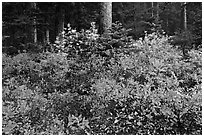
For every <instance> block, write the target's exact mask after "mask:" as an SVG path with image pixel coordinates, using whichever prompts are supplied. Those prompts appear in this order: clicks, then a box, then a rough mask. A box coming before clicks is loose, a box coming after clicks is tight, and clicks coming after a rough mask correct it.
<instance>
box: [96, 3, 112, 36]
mask: <svg viewBox="0 0 204 137" xmlns="http://www.w3.org/2000/svg"><path fill="white" fill-rule="evenodd" d="M100 6H101V9H100V24H99V33H100V34H106V33H108V29H109V28H111V26H112V2H102V3H101V5H100Z"/></svg>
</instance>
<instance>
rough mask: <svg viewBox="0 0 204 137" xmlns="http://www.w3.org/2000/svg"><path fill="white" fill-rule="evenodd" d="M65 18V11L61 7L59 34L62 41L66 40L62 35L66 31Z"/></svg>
mask: <svg viewBox="0 0 204 137" xmlns="http://www.w3.org/2000/svg"><path fill="white" fill-rule="evenodd" d="M64 17H65V10H64V8H63V7H62V6H60V15H59V24H58V34H59V37H60V40H62V39H63V38H64V34H62V32H63V30H64Z"/></svg>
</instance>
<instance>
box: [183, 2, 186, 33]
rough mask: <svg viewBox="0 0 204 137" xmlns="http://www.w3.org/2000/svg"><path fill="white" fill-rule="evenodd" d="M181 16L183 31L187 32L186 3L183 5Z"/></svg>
mask: <svg viewBox="0 0 204 137" xmlns="http://www.w3.org/2000/svg"><path fill="white" fill-rule="evenodd" d="M183 6H184V7H183V14H184V30H187V13H186V2H184V4H183Z"/></svg>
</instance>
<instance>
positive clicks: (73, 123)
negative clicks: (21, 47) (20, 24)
mask: <svg viewBox="0 0 204 137" xmlns="http://www.w3.org/2000/svg"><path fill="white" fill-rule="evenodd" d="M126 31H127V30H125V29H123V28H121V27H120V24H115V26H114V27H113V29H112V30H111V33H110V34H109V37H107V36H99V35H98V34H97V33H96V30H95V28H94V24H92V28H91V29H90V30H88V31H82V32H76V31H74V30H73V29H71V28H70V27H68V28H67V32H65V34H64V40H63V41H60V39H59V40H58V41H56V44H55V45H53V49H55V52H44V53H21V54H18V55H17V56H14V57H10V56H7V55H5V54H3V56H2V57H3V62H2V65H3V67H2V68H3V71H2V76H3V77H2V78H3V91H2V100H3V103H2V105H3V110H2V112H3V116H2V123H3V127H2V129H3V134H21V135H23V134H43V135H44V134H134V135H135V134H142V135H144V134H152V135H157V134H160V135H161V134H163V135H166V134H201V133H202V122H201V118H202V116H201V112H202V105H201V102H202V99H201V94H202V92H201V84H202V82H201V79H202V75H201V74H202V73H201V68H202V65H201V63H202V60H201V51H199V50H191V51H189V58H186V59H184V58H183V57H182V52H181V51H180V50H178V49H176V48H175V47H173V46H172V45H171V44H169V43H168V37H167V36H164V35H163V34H159V33H157V32H154V33H152V34H145V37H144V39H140V40H138V41H133V40H132V39H130V38H128V37H127V35H126ZM116 35H117V37H116ZM115 43H122V45H120V44H119V45H120V46H119V47H117V46H115V47H114V46H113V45H114V44H115ZM71 53H72V54H71ZM103 53H104V54H105V55H106V56H105V55H104V54H103Z"/></svg>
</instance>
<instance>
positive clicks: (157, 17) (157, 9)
mask: <svg viewBox="0 0 204 137" xmlns="http://www.w3.org/2000/svg"><path fill="white" fill-rule="evenodd" d="M156 7H157V8H156V15H157V16H156V23H158V22H159V2H156Z"/></svg>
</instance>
